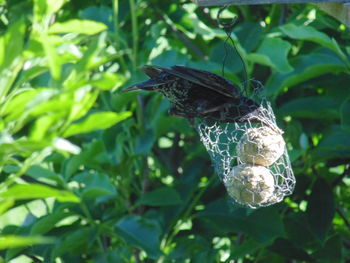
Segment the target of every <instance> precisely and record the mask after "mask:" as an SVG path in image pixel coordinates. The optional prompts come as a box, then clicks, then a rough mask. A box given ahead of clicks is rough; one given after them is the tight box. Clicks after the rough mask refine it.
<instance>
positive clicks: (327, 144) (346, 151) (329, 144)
mask: <svg viewBox="0 0 350 263" xmlns="http://www.w3.org/2000/svg"><path fill="white" fill-rule="evenodd" d="M311 156H312V158H313V159H314V161H315V162H317V161H320V160H329V159H342V158H348V157H349V156H350V133H349V131H347V130H342V129H341V127H340V126H335V129H333V130H332V131H330V132H329V133H327V134H325V135H324V137H323V138H322V140H321V141H320V142H319V144H318V145H317V147H316V148H315V149H313V150H312V151H311Z"/></svg>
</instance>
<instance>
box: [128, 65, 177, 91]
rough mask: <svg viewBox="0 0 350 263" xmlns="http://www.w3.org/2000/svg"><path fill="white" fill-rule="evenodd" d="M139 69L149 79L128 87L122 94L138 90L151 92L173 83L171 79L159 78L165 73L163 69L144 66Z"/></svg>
mask: <svg viewBox="0 0 350 263" xmlns="http://www.w3.org/2000/svg"><path fill="white" fill-rule="evenodd" d="M141 69H142V71H143V72H144V73H145V74H146V75H147V76H148V77H150V79H149V80H146V81H144V82H140V83H136V84H134V85H132V86H131V87H128V88H127V89H125V90H123V92H129V91H134V90H140V89H142V90H149V91H152V90H154V89H155V88H156V87H158V86H160V85H164V84H168V83H170V82H172V81H173V80H172V79H165V78H161V77H160V74H161V73H163V72H165V68H162V67H158V66H150V65H145V66H143V67H142V68H141Z"/></svg>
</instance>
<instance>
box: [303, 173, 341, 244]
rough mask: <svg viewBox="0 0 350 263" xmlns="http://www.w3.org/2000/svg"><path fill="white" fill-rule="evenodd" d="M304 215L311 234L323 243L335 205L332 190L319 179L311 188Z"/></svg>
mask: <svg viewBox="0 0 350 263" xmlns="http://www.w3.org/2000/svg"><path fill="white" fill-rule="evenodd" d="M306 214H307V218H308V222H309V225H310V228H311V230H312V232H313V234H314V235H315V237H316V238H317V239H318V240H319V241H320V242H322V243H323V242H324V240H325V239H326V237H327V233H328V231H329V229H330V227H331V224H332V220H333V217H334V214H335V203H334V197H333V193H332V188H331V187H330V186H329V184H328V183H327V182H326V181H325V180H324V179H323V178H321V177H319V178H318V179H317V180H316V182H315V184H314V186H313V188H312V193H311V195H310V198H309V200H308V206H307V210H306Z"/></svg>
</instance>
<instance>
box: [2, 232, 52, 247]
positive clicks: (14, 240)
mask: <svg viewBox="0 0 350 263" xmlns="http://www.w3.org/2000/svg"><path fill="white" fill-rule="evenodd" d="M53 242H54V240H53V239H52V238H47V237H41V236H31V237H24V236H13V235H3V236H1V235H0V249H9V248H14V247H23V246H31V245H37V244H50V243H53Z"/></svg>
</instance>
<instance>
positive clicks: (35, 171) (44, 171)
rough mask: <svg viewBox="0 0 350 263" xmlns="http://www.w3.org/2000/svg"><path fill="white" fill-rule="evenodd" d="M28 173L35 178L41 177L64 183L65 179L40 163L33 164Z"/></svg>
mask: <svg viewBox="0 0 350 263" xmlns="http://www.w3.org/2000/svg"><path fill="white" fill-rule="evenodd" d="M26 174H27V175H29V176H30V177H33V178H35V179H38V180H39V179H49V180H53V181H55V182H57V183H62V184H63V180H62V178H61V177H60V176H59V175H58V174H56V173H55V172H53V171H52V170H51V169H48V168H44V167H42V166H40V165H33V166H31V167H30V168H29V169H28V170H27V172H26Z"/></svg>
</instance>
